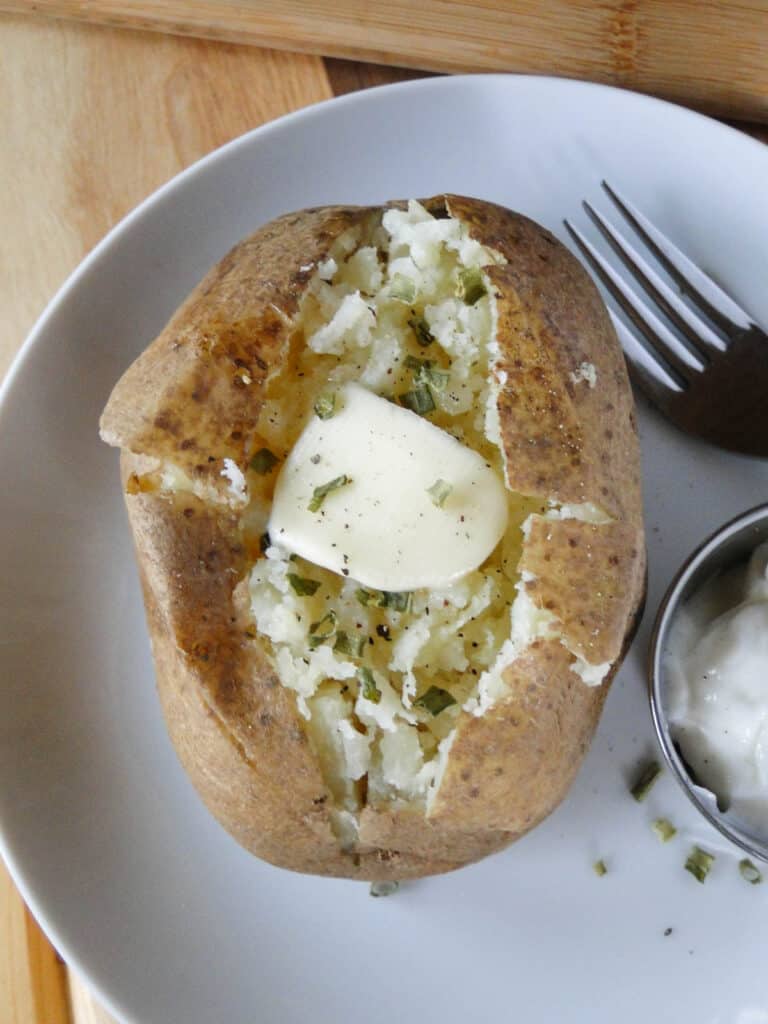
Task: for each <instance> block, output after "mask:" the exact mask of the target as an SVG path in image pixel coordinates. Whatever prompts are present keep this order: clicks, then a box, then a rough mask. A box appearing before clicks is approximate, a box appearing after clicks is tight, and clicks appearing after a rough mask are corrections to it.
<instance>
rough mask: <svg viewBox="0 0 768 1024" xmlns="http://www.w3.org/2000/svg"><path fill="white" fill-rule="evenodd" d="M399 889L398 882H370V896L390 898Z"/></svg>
mask: <svg viewBox="0 0 768 1024" xmlns="http://www.w3.org/2000/svg"><path fill="white" fill-rule="evenodd" d="M399 888H400V883H399V882H371V888H370V893H371V896H376V897H379V896H391V895H392V894H393V893H396V892H397V890H398V889H399Z"/></svg>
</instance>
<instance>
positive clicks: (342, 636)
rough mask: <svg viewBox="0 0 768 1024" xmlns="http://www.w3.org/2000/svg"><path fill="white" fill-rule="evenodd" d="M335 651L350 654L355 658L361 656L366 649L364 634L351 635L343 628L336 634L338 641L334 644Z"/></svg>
mask: <svg viewBox="0 0 768 1024" xmlns="http://www.w3.org/2000/svg"><path fill="white" fill-rule="evenodd" d="M333 649H334V651H336V652H338V653H339V654H348V655H349V656H350V657H353V658H361V657H362V655H363V651H364V650H365V637H364V636H352V637H351V636H350V635H349V633H346V632H345V631H344V630H343V629H340V630H339V631H338V633H337V634H336V642H335V643H334V645H333Z"/></svg>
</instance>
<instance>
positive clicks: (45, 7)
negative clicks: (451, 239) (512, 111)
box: [0, 0, 768, 121]
mask: <svg viewBox="0 0 768 1024" xmlns="http://www.w3.org/2000/svg"><path fill="white" fill-rule="evenodd" d="M0 10H4V11H13V12H26V13H36V14H43V15H50V16H53V17H59V18H77V19H81V20H84V21H92V22H99V23H102V24H109V25H122V26H128V27H131V28H142V29H154V30H159V31H164V32H169V33H174V34H180V35H192V36H202V37H208V38H212V39H223V40H228V41H231V42H237V43H251V44H254V45H259V46H272V47H276V48H279V49H287V50H297V51H303V52H306V53H319V54H324V55H330V56H336V57H349V58H353V59H355V60H365V61H375V62H379V63H383V64H399V65H402V66H406V67H412V68H425V69H430V70H435V71H524V72H533V73H537V74H557V75H563V76H567V77H571V78H585V79H591V80H593V81H597V82H608V83H613V84H615V85H621V86H626V87H629V88H632V89H637V90H639V91H641V92H649V93H653V94H654V95H657V96H664V97H667V98H669V99H672V100H676V101H678V102H682V103H685V104H688V105H689V106H694V107H698V108H699V109H701V110H705V111H708V112H710V113H714V114H718V115H720V116H727V117H734V118H741V119H744V120H754V121H768V0H739V3H738V4H737V3H728V2H725V0H600V2H598V0H477V2H472V0H464V2H461V0H419V2H418V3H414V2H413V0H366V2H360V0H332V2H330V3H329V2H328V0H135V2H129V0H87V2H86V0H0Z"/></svg>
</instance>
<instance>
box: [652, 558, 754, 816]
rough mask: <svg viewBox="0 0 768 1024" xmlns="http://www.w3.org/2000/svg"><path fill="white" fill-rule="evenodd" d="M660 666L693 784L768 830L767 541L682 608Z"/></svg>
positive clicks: (673, 728) (727, 808)
mask: <svg viewBox="0 0 768 1024" xmlns="http://www.w3.org/2000/svg"><path fill="white" fill-rule="evenodd" d="M665 667H666V672H667V678H668V683H669V689H668V693H669V706H668V718H669V722H670V727H671V732H672V736H673V737H674V739H675V740H676V741H677V743H678V744H679V746H680V749H681V751H682V753H683V756H684V758H685V760H686V761H687V762H688V764H689V765H690V767H691V769H692V770H693V772H694V775H695V777H696V781H697V782H698V783H700V784H701V785H702V786H704V787H706V788H707V789H709V790H711V791H712V792H713V793H714V794H715V796H716V797H717V802H718V806H719V807H720V809H721V810H722V811H728V812H729V813H730V814H731V815H732V816H734V817H736V818H739V819H741V820H742V821H743V822H745V823H746V824H749V825H752V826H753V827H756V828H758V829H759V830H760V831H765V830H768V543H765V544H761V545H760V547H758V548H757V549H756V550H755V551H754V553H753V555H752V557H751V559H750V560H749V563H748V565H746V567H745V566H744V565H741V566H739V567H737V568H735V569H732V570H730V571H728V572H727V573H723V574H720V575H718V576H716V577H714V578H713V579H711V580H709V581H708V582H707V583H705V584H704V585H703V586H702V587H701V589H700V590H699V591H698V592H697V593H696V594H695V595H694V596H693V598H692V599H691V600H690V601H689V602H688V603H687V604H686V605H685V606H684V607H683V608H681V609H680V612H679V613H678V615H677V617H676V620H675V623H674V625H673V626H672V628H671V630H670V636H669V643H668V648H667V657H666V665H665Z"/></svg>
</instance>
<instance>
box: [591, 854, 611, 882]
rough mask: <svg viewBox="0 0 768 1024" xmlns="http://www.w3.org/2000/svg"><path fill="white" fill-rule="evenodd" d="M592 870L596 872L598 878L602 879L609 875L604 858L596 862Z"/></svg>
mask: <svg viewBox="0 0 768 1024" xmlns="http://www.w3.org/2000/svg"><path fill="white" fill-rule="evenodd" d="M592 870H593V871H594V872H595V874H596V875H597V877H598V878H602V877H603V875H607V874H608V868H607V867H606V866H605V861H604V860H603V859H602V858H601V859H600V860H596V861H595V863H594V864H593V865H592Z"/></svg>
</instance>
